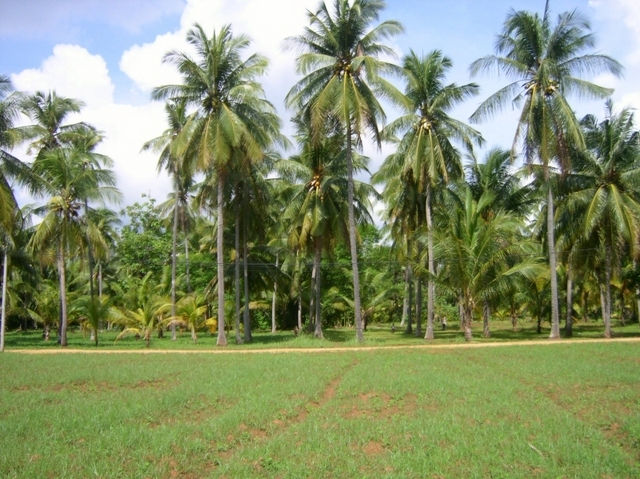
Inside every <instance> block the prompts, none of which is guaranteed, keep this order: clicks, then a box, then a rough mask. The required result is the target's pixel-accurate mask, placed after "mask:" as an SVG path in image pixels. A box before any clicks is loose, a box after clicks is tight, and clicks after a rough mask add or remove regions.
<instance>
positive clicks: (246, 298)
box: [242, 221, 252, 343]
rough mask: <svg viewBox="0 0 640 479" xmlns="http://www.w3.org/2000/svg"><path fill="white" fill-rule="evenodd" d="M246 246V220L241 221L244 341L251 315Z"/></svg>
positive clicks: (248, 334) (247, 340) (248, 335)
mask: <svg viewBox="0 0 640 479" xmlns="http://www.w3.org/2000/svg"><path fill="white" fill-rule="evenodd" d="M248 254H249V253H248V248H247V222H246V221H244V222H243V227H242V268H243V279H244V281H243V284H244V311H243V313H244V314H243V316H244V341H245V342H246V343H248V342H250V341H251V339H252V338H251V316H250V315H249V313H250V311H249V262H248V261H247V260H248Z"/></svg>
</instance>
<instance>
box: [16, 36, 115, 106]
mask: <svg viewBox="0 0 640 479" xmlns="http://www.w3.org/2000/svg"><path fill="white" fill-rule="evenodd" d="M12 81H13V83H14V85H16V87H17V88H18V89H20V90H24V91H36V90H44V91H48V90H50V89H55V90H56V91H57V93H58V94H60V95H62V96H68V97H71V98H79V99H82V100H83V101H84V102H85V103H86V104H87V105H88V106H100V105H105V104H108V103H111V102H112V101H113V90H114V86H113V83H112V82H111V79H110V78H109V71H108V69H107V63H106V62H105V61H104V59H103V58H102V57H101V56H100V55H92V54H91V53H89V52H88V51H87V50H86V49H85V48H82V47H80V46H77V45H56V46H55V47H54V49H53V55H52V56H50V57H49V58H47V59H46V60H45V61H44V62H43V63H42V66H41V67H40V68H32V69H28V70H23V71H22V72H20V73H19V74H17V75H13V76H12Z"/></svg>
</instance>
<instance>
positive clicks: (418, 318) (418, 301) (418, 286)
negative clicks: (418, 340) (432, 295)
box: [416, 278, 422, 337]
mask: <svg viewBox="0 0 640 479" xmlns="http://www.w3.org/2000/svg"><path fill="white" fill-rule="evenodd" d="M416 336H418V337H420V336H422V281H421V280H420V278H418V279H417V281H416Z"/></svg>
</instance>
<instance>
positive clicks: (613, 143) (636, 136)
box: [567, 100, 640, 338]
mask: <svg viewBox="0 0 640 479" xmlns="http://www.w3.org/2000/svg"><path fill="white" fill-rule="evenodd" d="M581 124H582V127H583V129H584V136H585V141H586V145H587V150H585V151H580V152H577V154H576V155H575V156H574V159H573V168H572V171H573V172H574V175H575V176H576V177H577V178H576V181H575V182H576V183H577V185H576V187H575V189H574V191H573V192H572V193H571V194H570V195H569V197H568V198H567V208H568V210H569V211H570V213H571V214H572V215H576V214H578V215H579V217H580V218H581V222H582V234H581V236H583V237H584V238H594V239H595V241H596V245H597V247H598V248H599V249H601V250H603V251H604V275H603V276H604V311H603V321H604V327H605V333H604V334H605V337H607V338H610V337H611V281H612V276H613V267H614V263H616V264H620V263H621V261H622V260H621V256H623V255H624V254H626V253H627V251H630V252H631V256H632V257H634V256H635V255H636V251H637V238H638V234H639V233H640V194H639V192H638V185H640V133H639V132H638V130H636V129H635V125H634V116H633V114H632V113H631V111H630V110H629V109H623V110H622V111H621V112H620V113H619V114H614V112H613V103H612V102H611V101H610V100H609V101H607V104H606V118H605V119H604V120H603V121H601V122H600V121H598V120H597V119H596V117H595V116H593V115H587V116H586V117H584V118H583V120H582V122H581Z"/></svg>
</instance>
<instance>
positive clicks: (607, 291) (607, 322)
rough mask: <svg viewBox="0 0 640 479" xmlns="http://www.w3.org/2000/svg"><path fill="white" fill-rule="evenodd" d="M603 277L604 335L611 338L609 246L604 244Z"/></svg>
mask: <svg viewBox="0 0 640 479" xmlns="http://www.w3.org/2000/svg"><path fill="white" fill-rule="evenodd" d="M604 274H605V278H604V281H605V282H604V288H605V291H604V295H605V301H604V304H605V308H606V310H605V311H606V312H605V314H604V318H603V319H604V337H605V338H611V337H612V333H611V247H610V246H609V245H607V246H606V250H605V272H604Z"/></svg>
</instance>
